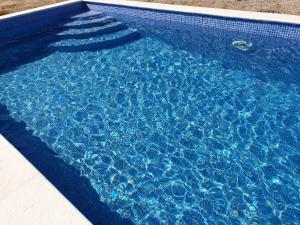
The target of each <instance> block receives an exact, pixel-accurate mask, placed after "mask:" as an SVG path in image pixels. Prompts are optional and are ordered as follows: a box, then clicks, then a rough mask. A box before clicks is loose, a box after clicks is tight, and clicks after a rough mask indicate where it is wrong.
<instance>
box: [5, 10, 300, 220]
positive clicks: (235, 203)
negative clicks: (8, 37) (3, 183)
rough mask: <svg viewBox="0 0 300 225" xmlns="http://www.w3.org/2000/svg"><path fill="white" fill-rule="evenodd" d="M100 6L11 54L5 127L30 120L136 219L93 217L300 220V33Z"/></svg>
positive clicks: (11, 48) (100, 198)
mask: <svg viewBox="0 0 300 225" xmlns="http://www.w3.org/2000/svg"><path fill="white" fill-rule="evenodd" d="M80 7H81V6H80ZM89 7H90V9H92V10H90V11H86V12H82V13H79V12H77V14H76V15H74V12H73V11H72V10H73V8H72V10H71V11H70V16H68V17H66V18H65V19H64V20H60V23H59V24H57V25H52V26H51V27H49V29H47V30H43V31H41V32H39V33H36V34H35V36H26V38H21V39H16V40H15V41H13V42H10V43H7V44H5V45H2V46H1V47H0V54H1V58H0V66H1V67H0V74H1V75H0V103H1V105H3V107H1V110H0V113H1V114H0V115H1V117H0V122H1V125H2V126H0V127H1V133H2V134H4V135H6V136H9V135H10V134H11V133H14V132H16V131H14V128H12V127H10V126H9V125H7V124H10V122H7V121H12V120H14V123H16V124H20V123H22V124H25V125H24V126H25V127H26V130H27V131H26V132H31V133H32V135H33V136H34V137H35V138H37V139H38V140H40V142H41V143H43V144H44V145H45V147H44V148H45V149H47V151H53V152H54V153H55V154H56V157H58V158H59V161H60V162H64V163H65V164H66V165H67V166H66V167H68V168H74V170H76V171H79V172H80V175H81V176H82V177H83V178H84V179H85V181H88V183H90V185H91V189H92V190H94V191H96V192H95V193H97V194H95V193H93V191H92V190H89V191H90V192H91V193H93V194H91V195H92V196H94V199H93V201H95V202H99V203H100V202H101V203H102V202H103V203H105V204H106V205H107V206H109V207H110V209H111V210H112V211H114V212H116V213H118V214H119V215H120V217H122V218H124V220H122V219H119V218H118V219H114V220H111V221H110V222H109V221H106V222H105V221H104V222H103V221H102V222H100V220H97V219H95V220H94V222H95V223H99V224H117V223H118V224H120V223H123V222H122V221H124V224H128V223H129V222H128V221H129V220H130V221H132V222H133V223H134V224H149V225H150V224H151V225H152V224H153V225H154V224H167V225H169V224H170V225H171V224H174V225H175V224H184V225H190V224H272V225H273V224H299V221H300V194H299V193H300V192H299V189H300V179H299V178H300V153H299V149H300V121H299V120H300V77H299V74H300V66H299V62H300V44H299V40H300V35H299V34H300V28H299V26H295V25H284V24H280V25H279V24H269V25H268V24H259V23H257V24H258V25H257V26H258V27H259V26H261V27H271V28H272V29H271V28H270V30H273V31H274V32H275V33H271V34H270V32H269V34H268V35H267V33H263V32H262V33H259V32H257V29H255V28H253V27H252V26H249V31H251V32H248V33H247V32H246V31H247V29H246V28H247V26H246V25H244V23H246V22H244V21H243V22H244V23H242V22H239V23H241V24H243V25H241V27H243V29H242V30H237V29H235V28H234V29H229V28H230V27H232V26H231V25H228V24H227V25H228V26H227V25H226V26H224V27H225V29H220V25H219V24H218V21H217V20H216V21H214V20H213V24H215V25H214V26H209V25H207V26H204V25H205V24H207V20H208V19H211V18H208V19H203V18H202V17H201V16H198V17H199V18H198V19H197V20H196V19H195V20H193V19H191V18H189V17H188V16H189V15H184V14H183V15H180V18H181V17H183V18H186V21H202V22H201V23H200V22H199V24H191V23H192V22H190V24H187V23H182V21H183V20H184V19H181V20H180V21H178V23H177V22H176V21H175V20H174V17H176V16H173V14H172V15H170V16H169V17H168V18H169V19H167V20H166V19H161V18H165V17H159V16H157V14H158V13H159V12H156V11H146V10H144V11H145V14H141V13H142V12H143V11H142V12H141V11H134V10H135V9H132V8H116V7H113V6H110V5H105V6H104V5H97V6H96V5H90V6H89ZM126 10H127V11H126ZM132 10H133V11H132ZM139 10H140V9H139ZM126 12H128V13H126ZM165 13H166V12H165ZM153 14H155V15H156V16H153ZM138 15H148V16H140V17H139V18H138V19H137V17H138ZM149 15H150V16H149ZM176 15H177V14H176ZM185 16H186V17H185ZM193 16H194V15H193ZM176 18H177V17H176ZM222 21H223V22H222V23H225V22H224V21H226V20H225V19H224V18H222ZM237 22H238V21H234V22H232V23H237ZM193 23H194V22H193ZM209 23H211V22H209ZM249 23H250V22H249ZM251 23H252V24H253V22H251ZM179 24H181V25H179ZM182 24H183V25H182ZM274 26H275V27H276V29H275V28H274ZM258 30H259V29H258ZM254 31H256V32H254ZM0 36H1V34H0ZM240 39H243V40H246V41H251V42H252V43H253V47H252V48H251V49H250V50H249V51H247V52H242V51H239V50H238V49H235V48H234V47H233V46H232V41H234V40H240ZM24 56H25V57H24ZM4 106H5V107H4ZM2 108H3V109H2ZM8 111H9V116H8V115H7V114H8ZM15 129H16V130H17V129H18V126H16V127H15ZM24 133H25V131H24ZM15 136H16V137H11V136H9V137H10V139H11V140H10V141H12V142H13V140H14V139H16V140H18V139H22V133H18V134H17V135H15ZM52 166H53V165H52ZM45 171H47V170H45ZM50 174H51V173H50ZM52 176H53V175H52ZM55 180H57V178H55V179H54V178H53V180H52V182H54V183H55ZM79 182H80V181H79ZM61 186H62V188H61V189H62V190H63V185H61ZM69 189H70V188H69ZM79 205H80V203H79ZM86 208H87V207H86ZM86 208H85V210H86ZM92 215H93V216H94V215H95V214H92ZM93 216H91V217H92V218H94V217H93ZM111 218H115V217H111ZM125 219H127V220H125ZM115 221H116V222H115Z"/></svg>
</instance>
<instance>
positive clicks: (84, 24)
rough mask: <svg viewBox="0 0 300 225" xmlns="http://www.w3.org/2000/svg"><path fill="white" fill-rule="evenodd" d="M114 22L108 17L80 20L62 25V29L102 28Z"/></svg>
mask: <svg viewBox="0 0 300 225" xmlns="http://www.w3.org/2000/svg"><path fill="white" fill-rule="evenodd" d="M114 21H116V20H115V19H114V18H112V17H110V16H104V17H100V18H96V19H91V20H80V21H73V22H69V23H66V24H64V25H63V26H62V27H63V28H65V29H83V28H93V27H99V26H103V25H106V24H108V23H111V22H114Z"/></svg>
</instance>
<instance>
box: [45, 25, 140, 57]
mask: <svg viewBox="0 0 300 225" xmlns="http://www.w3.org/2000/svg"><path fill="white" fill-rule="evenodd" d="M140 38H142V35H141V33H140V32H138V30H135V29H130V28H127V29H125V30H122V31H117V32H115V33H111V34H108V35H103V36H94V37H92V38H89V39H80V40H77V39H74V40H72V41H70V40H68V41H65V40H64V41H61V42H56V43H54V44H53V45H52V46H51V49H54V50H55V51H62V52H79V51H98V50H101V49H109V48H114V47H117V46H119V45H123V44H126V43H130V42H133V41H136V40H138V39H140Z"/></svg>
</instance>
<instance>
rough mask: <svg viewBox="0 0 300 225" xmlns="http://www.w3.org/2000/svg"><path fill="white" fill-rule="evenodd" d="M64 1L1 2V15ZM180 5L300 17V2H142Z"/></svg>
mask: <svg viewBox="0 0 300 225" xmlns="http://www.w3.org/2000/svg"><path fill="white" fill-rule="evenodd" d="M62 1H64V0H0V15H3V14H7V13H11V12H17V11H20V10H24V9H29V8H34V7H38V6H42V5H47V4H51V3H56V2H62ZM140 1H146V2H161V3H169V4H178V5H193V6H202V7H215V8H224V9H240V10H248V11H259V12H274V13H285V14H294V15H300V0H140Z"/></svg>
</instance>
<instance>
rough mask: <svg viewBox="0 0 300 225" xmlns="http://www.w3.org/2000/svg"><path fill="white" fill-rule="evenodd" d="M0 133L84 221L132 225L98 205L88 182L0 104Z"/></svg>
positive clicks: (94, 193)
mask: <svg viewBox="0 0 300 225" xmlns="http://www.w3.org/2000/svg"><path fill="white" fill-rule="evenodd" d="M0 133H1V134H2V135H3V136H4V137H5V138H6V139H7V140H8V141H9V142H10V143H11V144H13V145H14V147H15V148H16V149H18V150H19V151H20V153H21V154H22V155H23V156H25V157H26V158H27V159H28V160H29V161H30V162H31V163H32V164H33V165H34V166H35V167H36V168H37V169H38V170H39V171H40V172H41V173H42V174H43V175H44V176H45V177H46V178H47V179H48V180H49V181H50V182H51V183H52V184H53V185H54V186H55V187H56V188H57V189H58V190H59V191H60V192H61V193H62V194H63V195H64V196H65V197H66V198H67V199H68V200H69V201H70V202H71V203H72V204H73V205H74V206H75V207H76V208H77V209H78V210H79V211H80V212H81V213H82V214H83V215H84V216H85V217H86V218H87V219H89V220H90V221H91V222H92V223H93V224H96V225H133V222H131V221H130V220H128V219H124V218H122V217H121V216H120V215H119V214H118V213H115V212H112V211H111V210H110V208H109V207H108V206H107V205H106V204H105V203H103V202H101V201H100V199H99V195H98V194H97V192H96V191H95V190H94V189H93V187H92V186H91V184H90V182H89V180H88V179H87V178H85V177H83V176H80V172H79V171H78V170H77V169H75V168H74V167H73V166H70V165H68V164H67V163H66V162H64V161H63V160H62V159H60V158H59V157H57V154H56V153H55V152H54V151H53V150H51V149H50V148H49V147H48V146H47V145H46V144H45V143H44V142H43V141H42V140H41V139H40V138H38V137H35V136H33V134H32V132H31V131H28V130H26V124H25V123H24V122H16V121H15V120H14V119H13V118H12V117H11V116H10V114H9V111H8V110H7V108H6V106H4V105H2V104H0Z"/></svg>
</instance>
